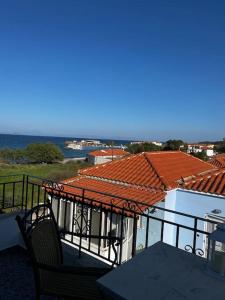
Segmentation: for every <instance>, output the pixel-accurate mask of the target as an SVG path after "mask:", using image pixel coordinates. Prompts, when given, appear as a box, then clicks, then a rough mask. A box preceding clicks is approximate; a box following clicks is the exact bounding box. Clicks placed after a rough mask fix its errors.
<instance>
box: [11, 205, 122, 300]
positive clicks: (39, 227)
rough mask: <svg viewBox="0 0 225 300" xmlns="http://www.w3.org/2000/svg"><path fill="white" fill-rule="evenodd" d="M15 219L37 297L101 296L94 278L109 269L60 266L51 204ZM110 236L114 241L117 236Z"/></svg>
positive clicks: (99, 297) (58, 237) (60, 261)
mask: <svg viewBox="0 0 225 300" xmlns="http://www.w3.org/2000/svg"><path fill="white" fill-rule="evenodd" d="M16 221H17V223H18V226H19V228H20V231H21V234H22V236H23V239H24V242H25V245H26V247H27V250H28V253H29V255H30V257H31V262H32V267H33V271H34V277H35V287H36V299H40V295H52V296H57V297H63V298H69V299H79V300H81V299H82V300H85V299H86V300H87V299H88V300H91V299H102V295H101V293H100V291H99V290H98V288H97V284H96V280H97V279H98V278H99V277H101V276H103V275H104V274H106V273H107V272H109V271H110V270H111V268H110V267H109V268H104V269H103V268H85V267H72V266H71V267H70V266H65V265H63V252H62V244H61V239H60V233H59V230H58V226H57V223H56V220H55V217H54V214H53V211H52V209H51V205H50V204H43V205H39V206H36V207H34V208H33V209H31V210H30V211H28V212H27V213H26V214H25V215H24V216H23V217H22V218H21V217H20V216H19V215H18V216H17V217H16ZM90 237H92V236H90ZM95 238H96V236H95ZM100 238H102V237H100ZM112 239H114V240H113V244H114V243H115V239H117V238H112ZM118 240H119V239H118Z"/></svg>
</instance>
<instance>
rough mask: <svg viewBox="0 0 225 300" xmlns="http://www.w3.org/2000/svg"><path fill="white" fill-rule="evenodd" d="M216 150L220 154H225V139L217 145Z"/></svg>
mask: <svg viewBox="0 0 225 300" xmlns="http://www.w3.org/2000/svg"><path fill="white" fill-rule="evenodd" d="M215 150H216V151H217V152H218V153H225V138H223V140H222V141H220V142H219V143H217V144H216V145H215Z"/></svg>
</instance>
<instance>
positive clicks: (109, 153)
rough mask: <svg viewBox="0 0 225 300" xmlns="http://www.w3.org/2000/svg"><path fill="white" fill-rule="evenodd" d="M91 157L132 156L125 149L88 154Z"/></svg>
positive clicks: (97, 151)
mask: <svg viewBox="0 0 225 300" xmlns="http://www.w3.org/2000/svg"><path fill="white" fill-rule="evenodd" d="M88 154H89V155H91V156H125V155H128V154H130V153H129V152H127V151H124V150H123V149H116V148H115V149H102V150H95V151H92V152H90V153H88Z"/></svg>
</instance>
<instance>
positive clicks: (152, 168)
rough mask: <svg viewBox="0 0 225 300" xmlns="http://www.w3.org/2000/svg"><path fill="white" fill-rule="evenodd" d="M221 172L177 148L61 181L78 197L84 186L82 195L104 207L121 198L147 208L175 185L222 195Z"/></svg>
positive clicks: (224, 181)
mask: <svg viewBox="0 0 225 300" xmlns="http://www.w3.org/2000/svg"><path fill="white" fill-rule="evenodd" d="M221 172H222V170H221V169H218V168H215V167H214V166H213V165H212V164H210V163H207V162H204V161H202V160H200V159H198V158H195V157H193V156H191V155H189V154H186V153H183V152H180V151H168V152H166V151H161V152H145V153H140V154H136V155H130V156H127V157H124V158H122V159H120V160H116V161H112V162H109V163H107V164H102V165H98V166H95V167H90V168H87V169H82V170H80V174H79V176H77V177H74V178H70V179H67V180H64V181H63V183H66V184H68V185H70V186H66V187H65V190H64V192H65V191H66V192H68V193H71V194H75V195H77V196H81V193H82V190H81V189H85V190H86V191H85V197H88V198H89V199H92V200H96V201H99V202H101V203H104V205H105V206H107V203H108V204H109V203H111V202H112V200H113V202H114V204H115V205H117V206H118V207H122V206H123V204H124V202H123V201H122V200H121V199H119V198H118V197H121V198H125V199H128V200H135V201H137V202H139V203H141V205H142V206H143V207H147V205H153V204H155V203H157V202H159V201H162V200H164V199H165V195H166V193H165V191H166V190H171V189H174V188H177V187H180V188H184V189H193V190H196V191H202V192H206V193H208V192H210V193H216V194H220V195H224V193H225V191H224V184H225V177H224V172H223V174H222V173H221ZM209 178H210V179H209ZM79 188H81V189H79ZM101 193H103V194H107V195H102V194H101ZM144 204H146V206H145V205H144Z"/></svg>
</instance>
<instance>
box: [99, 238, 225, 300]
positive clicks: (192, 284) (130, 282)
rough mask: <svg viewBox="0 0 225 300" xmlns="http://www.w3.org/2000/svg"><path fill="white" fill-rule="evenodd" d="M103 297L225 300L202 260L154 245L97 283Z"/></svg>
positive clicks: (223, 290) (224, 285) (220, 286)
mask: <svg viewBox="0 0 225 300" xmlns="http://www.w3.org/2000/svg"><path fill="white" fill-rule="evenodd" d="M98 284H99V286H100V288H101V289H102V291H103V293H105V294H107V295H109V296H110V297H111V298H112V299H126V300H139V299H140V300H151V299H152V300H178V299H179V300H213V299H218V300H222V299H225V282H224V281H222V280H220V279H217V278H214V277H212V276H210V275H209V274H208V273H207V271H206V260H205V259H204V258H201V257H199V256H196V255H193V254H191V253H188V252H186V251H183V250H180V249H177V248H175V247H172V246H169V245H167V244H164V243H162V242H158V243H156V244H155V245H153V246H152V247H149V248H148V249H146V250H144V251H143V252H141V253H140V254H138V255H136V256H135V257H134V258H133V259H131V260H130V261H128V262H126V263H124V264H123V265H121V266H120V267H118V268H116V269H115V270H113V271H112V272H110V273H108V274H106V275H105V276H103V277H101V278H100V279H99V280H98Z"/></svg>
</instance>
